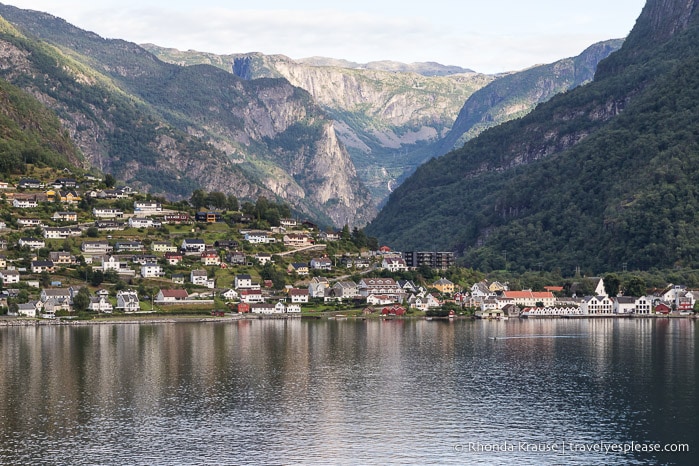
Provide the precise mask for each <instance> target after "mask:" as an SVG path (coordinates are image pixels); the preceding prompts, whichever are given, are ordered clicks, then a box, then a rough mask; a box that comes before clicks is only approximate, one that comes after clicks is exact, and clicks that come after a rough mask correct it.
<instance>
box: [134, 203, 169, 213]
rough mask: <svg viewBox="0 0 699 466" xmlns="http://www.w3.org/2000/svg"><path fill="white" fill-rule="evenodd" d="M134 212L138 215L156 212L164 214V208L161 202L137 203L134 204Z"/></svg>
mask: <svg viewBox="0 0 699 466" xmlns="http://www.w3.org/2000/svg"><path fill="white" fill-rule="evenodd" d="M133 210H134V212H137V213H144V212H149V213H155V212H162V211H163V206H162V204H160V203H159V202H151V201H135V202H134V203H133Z"/></svg>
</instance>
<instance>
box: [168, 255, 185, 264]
mask: <svg viewBox="0 0 699 466" xmlns="http://www.w3.org/2000/svg"><path fill="white" fill-rule="evenodd" d="M183 259H184V256H183V255H182V253H179V252H166V253H165V260H166V261H167V263H168V265H177V264H179V263H180V262H182V260H183Z"/></svg>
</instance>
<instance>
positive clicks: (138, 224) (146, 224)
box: [129, 217, 160, 228]
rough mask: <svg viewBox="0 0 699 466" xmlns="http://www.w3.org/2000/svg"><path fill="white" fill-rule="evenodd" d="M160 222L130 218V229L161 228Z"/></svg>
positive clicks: (145, 218)
mask: <svg viewBox="0 0 699 466" xmlns="http://www.w3.org/2000/svg"><path fill="white" fill-rule="evenodd" d="M159 227H160V222H156V221H155V220H153V219H152V218H148V217H131V218H129V228H159Z"/></svg>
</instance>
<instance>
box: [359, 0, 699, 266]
mask: <svg viewBox="0 0 699 466" xmlns="http://www.w3.org/2000/svg"><path fill="white" fill-rule="evenodd" d="M648 25H657V27H658V28H660V31H659V32H654V31H647V30H645V29H644V28H646V27H648ZM639 28H640V29H639ZM667 31H671V33H668V32H667ZM649 33H650V36H652V37H656V41H655V42H652V43H649V42H647V40H646V37H648V34H649ZM698 43H699V28H697V13H696V2H694V1H689V2H688V1H683V0H649V1H648V3H647V4H646V6H645V7H644V9H643V12H642V13H641V16H640V17H639V20H638V21H637V23H636V27H635V28H634V30H633V31H632V33H631V34H630V35H629V38H628V39H627V40H626V41H625V43H624V45H623V46H622V47H621V49H620V50H619V51H617V52H616V53H613V54H611V55H610V56H609V57H608V58H607V59H605V60H603V61H602V62H601V63H600V65H599V67H598V71H597V75H596V78H595V80H594V81H593V82H591V83H589V84H587V85H585V86H581V87H578V88H576V89H574V90H572V91H569V92H567V93H565V94H560V95H557V96H555V97H553V98H552V99H551V100H550V101H548V102H547V103H543V104H540V105H539V106H538V107H537V108H536V110H535V111H533V112H531V113H530V114H528V115H527V116H525V117H523V118H521V119H518V120H514V121H511V122H508V123H505V124H503V125H500V126H499V127H496V128H491V129H489V130H487V131H485V132H483V133H482V134H481V135H480V136H478V137H477V138H475V139H473V140H471V141H469V142H468V143H467V144H466V145H465V146H464V147H463V148H461V149H459V150H456V151H453V152H450V153H449V154H447V155H445V156H443V157H440V158H438V159H435V160H433V161H431V162H429V163H427V164H425V165H423V166H421V167H420V168H419V169H418V170H417V171H416V173H415V175H413V176H412V177H411V178H409V179H408V180H406V182H405V183H404V184H402V185H401V186H400V187H399V188H398V189H397V190H396V191H395V192H394V193H393V194H392V195H391V197H390V198H389V201H388V203H387V204H386V206H385V207H384V208H383V209H382V211H381V212H380V213H379V215H378V216H377V218H376V219H375V220H374V221H372V223H371V224H370V225H369V226H368V227H367V229H366V230H367V233H368V234H371V235H375V236H378V237H379V238H380V239H381V240H382V241H384V242H386V243H388V244H389V245H391V246H392V247H396V248H398V249H408V250H410V249H414V248H419V249H423V248H424V249H428V250H433V249H435V248H437V249H446V250H455V251H457V252H459V253H461V254H463V258H462V260H463V261H464V262H465V263H466V264H467V265H470V266H473V267H478V268H481V269H484V270H491V269H494V268H508V267H509V268H515V269H517V270H532V269H534V270H536V269H542V268H544V269H548V270H554V269H565V270H566V271H568V272H569V273H572V272H573V270H574V269H575V268H576V267H582V268H583V271H585V272H588V273H595V272H599V271H601V270H613V269H616V270H620V269H622V267H623V268H626V267H627V266H628V267H629V268H644V269H648V268H651V267H681V266H692V265H694V266H696V265H698V264H699V262H698V261H699V251H698V250H697V246H696V244H699V222H698V221H697V220H696V219H695V217H694V211H695V208H699V205H697V204H696V202H695V199H699V192H697V189H696V186H698V185H699V172H697V170H695V169H693V168H692V167H694V166H696V163H697V161H696V160H695V155H694V154H696V153H697V135H696V129H695V128H694V125H693V121H696V120H695V119H696V118H697V116H698V115H699V105H698V104H697V102H699V98H697V97H696V95H697V92H698V89H699V82H697V78H695V76H696V75H697V73H696V71H697V70H698V69H699V58H698V57H697V53H696V50H697V49H698V47H697V44H698ZM649 44H652V46H649ZM407 212H409V213H407ZM416 219H417V220H416ZM399 226H402V228H400V229H399Z"/></svg>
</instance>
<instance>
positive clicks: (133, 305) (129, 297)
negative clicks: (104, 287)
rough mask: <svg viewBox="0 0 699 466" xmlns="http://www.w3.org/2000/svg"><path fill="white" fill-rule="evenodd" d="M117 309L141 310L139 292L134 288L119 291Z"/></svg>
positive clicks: (125, 310) (127, 310) (126, 310)
mask: <svg viewBox="0 0 699 466" xmlns="http://www.w3.org/2000/svg"><path fill="white" fill-rule="evenodd" d="M116 308H117V309H121V310H122V311H124V312H136V311H140V310H141V304H140V301H139V299H138V293H136V292H135V291H133V290H129V291H124V290H121V291H117V305H116Z"/></svg>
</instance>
